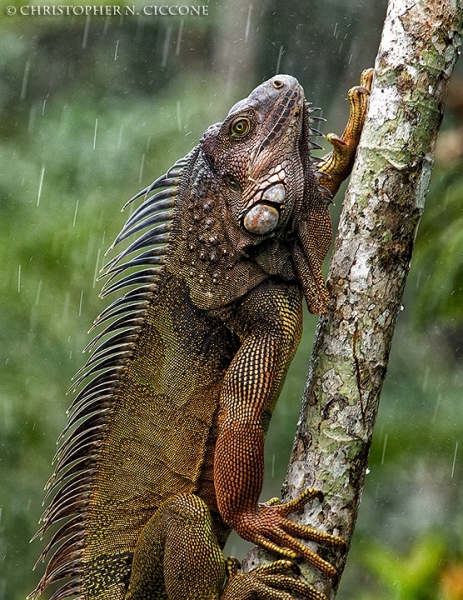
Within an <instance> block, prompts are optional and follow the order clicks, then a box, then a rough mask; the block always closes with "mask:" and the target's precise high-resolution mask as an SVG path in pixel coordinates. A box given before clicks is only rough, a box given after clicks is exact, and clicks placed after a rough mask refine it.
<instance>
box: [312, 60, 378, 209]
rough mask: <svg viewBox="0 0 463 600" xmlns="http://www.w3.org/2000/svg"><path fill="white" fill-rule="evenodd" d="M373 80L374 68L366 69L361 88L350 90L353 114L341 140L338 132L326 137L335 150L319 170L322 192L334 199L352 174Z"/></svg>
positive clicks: (325, 158) (363, 73) (320, 164)
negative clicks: (340, 187) (345, 180)
mask: <svg viewBox="0 0 463 600" xmlns="http://www.w3.org/2000/svg"><path fill="white" fill-rule="evenodd" d="M372 79H373V69H366V70H365V71H363V72H362V75H361V77H360V86H357V87H353V88H351V89H350V90H349V91H348V93H347V95H348V99H349V104H350V113H349V120H348V122H347V125H346V128H345V130H344V133H343V134H342V136H341V137H339V136H337V135H336V134H335V133H329V134H328V135H327V136H326V139H327V140H328V141H329V142H330V144H331V145H332V146H333V150H332V151H331V152H330V153H329V154H327V155H326V156H324V157H323V158H322V159H321V160H320V162H319V163H318V165H317V171H318V173H319V175H318V178H319V183H320V185H321V186H322V193H323V195H324V196H325V197H327V198H332V197H333V196H334V195H335V194H336V192H337V191H338V189H339V186H340V185H341V183H342V182H343V181H344V179H346V177H348V176H349V175H350V172H351V171H352V167H353V165H354V160H355V153H356V151H357V146H358V143H359V141H360V135H361V133H362V129H363V125H364V123H365V117H366V114H367V108H368V97H369V95H370V91H371V82H372Z"/></svg>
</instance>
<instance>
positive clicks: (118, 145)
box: [117, 123, 124, 148]
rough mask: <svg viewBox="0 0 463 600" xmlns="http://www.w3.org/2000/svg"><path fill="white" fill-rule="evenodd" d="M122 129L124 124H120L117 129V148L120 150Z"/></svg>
mask: <svg viewBox="0 0 463 600" xmlns="http://www.w3.org/2000/svg"><path fill="white" fill-rule="evenodd" d="M123 129H124V123H121V126H120V128H119V137H118V138H117V147H118V148H120V147H121V144H122V130H123Z"/></svg>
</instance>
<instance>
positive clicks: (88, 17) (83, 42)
mask: <svg viewBox="0 0 463 600" xmlns="http://www.w3.org/2000/svg"><path fill="white" fill-rule="evenodd" d="M89 29H90V15H87V19H86V21H85V29H84V37H83V38H82V48H84V50H85V48H86V47H87V40H88V30H89Z"/></svg>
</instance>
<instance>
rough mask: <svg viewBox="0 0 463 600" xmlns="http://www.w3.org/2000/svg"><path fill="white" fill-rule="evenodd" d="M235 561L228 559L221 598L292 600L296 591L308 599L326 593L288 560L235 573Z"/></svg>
mask: <svg viewBox="0 0 463 600" xmlns="http://www.w3.org/2000/svg"><path fill="white" fill-rule="evenodd" d="M237 564H238V563H237V561H235V560H234V559H229V561H228V576H229V578H228V581H227V584H226V586H225V589H224V591H223V593H222V595H221V596H220V600H251V599H254V598H256V597H258V598H259V599H261V600H291V599H292V598H293V596H292V595H291V594H290V592H295V593H297V594H298V595H300V596H302V597H303V598H308V600H326V596H325V595H324V594H322V593H321V592H319V591H318V590H316V589H315V588H314V587H312V586H311V585H309V584H308V583H307V582H306V581H304V580H303V579H301V578H300V577H299V575H300V571H299V568H298V567H297V565H295V564H294V563H292V562H291V561H289V560H276V561H274V562H272V563H269V564H267V565H263V566H261V567H256V568H255V569H253V570H252V571H249V572H248V573H238V567H237Z"/></svg>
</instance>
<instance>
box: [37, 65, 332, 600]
mask: <svg viewBox="0 0 463 600" xmlns="http://www.w3.org/2000/svg"><path fill="white" fill-rule="evenodd" d="M309 115H310V110H309V108H308V105H307V102H306V101H305V99H304V94H303V91H302V88H301V87H300V85H299V84H298V83H297V81H296V80H295V79H294V78H291V77H289V76H284V75H283V76H277V77H275V78H273V79H272V80H270V81H268V82H265V83H264V84H262V85H261V86H259V87H258V88H256V90H254V91H253V92H252V93H251V95H250V96H249V97H248V98H246V99H244V100H242V101H241V102H240V103H238V104H237V105H235V106H234V107H233V108H232V109H231V110H230V113H229V115H228V117H227V119H225V121H224V122H223V123H219V124H216V125H214V126H212V127H210V128H209V129H208V130H207V131H206V133H205V134H204V136H203V138H202V139H201V142H200V144H199V145H198V146H197V147H196V148H194V149H193V150H192V151H191V152H190V153H189V154H188V155H187V156H186V157H185V158H183V159H181V160H180V161H178V162H177V163H176V164H175V165H174V166H173V167H172V168H171V169H170V170H169V171H168V173H167V174H166V175H163V176H162V177H160V178H159V179H157V180H156V181H155V182H154V183H153V184H152V185H151V186H149V187H148V188H147V189H146V190H143V191H142V192H140V193H139V194H137V195H136V196H135V197H134V198H132V200H131V201H134V200H136V199H137V198H140V197H144V201H143V203H142V204H141V206H140V207H139V208H138V209H137V210H136V211H135V212H134V214H133V215H132V216H131V217H130V218H129V220H128V221H127V223H126V225H125V227H124V228H123V230H122V232H121V234H120V235H119V236H118V238H117V239H116V241H115V244H119V243H121V242H123V241H124V240H126V239H127V238H129V237H130V236H132V235H135V234H137V237H136V239H135V241H133V242H132V243H130V244H129V245H128V246H127V247H126V248H125V249H124V250H123V251H122V252H121V253H120V254H119V255H117V256H116V257H115V258H114V259H112V260H111V261H110V262H109V263H108V265H107V266H106V270H105V275H106V277H108V280H107V282H106V284H105V286H104V288H103V292H102V293H103V295H108V294H111V293H113V292H117V291H124V292H125V293H124V295H123V296H122V297H120V298H119V299H117V300H116V301H114V302H113V304H112V305H111V306H110V307H109V308H108V309H106V310H105V311H104V312H103V313H102V314H101V315H100V317H99V318H98V319H97V321H96V325H99V326H101V327H102V330H101V331H100V333H99V334H98V335H97V336H96V338H95V339H94V341H93V342H92V343H91V344H90V345H89V348H90V349H91V350H92V351H93V352H92V354H91V356H90V359H89V360H88V362H87V364H86V365H85V367H84V368H83V369H82V370H81V372H79V373H78V374H77V376H76V380H75V384H74V388H75V390H79V391H78V394H77V396H76V398H75V400H74V402H73V404H72V407H71V409H70V416H69V421H68V424H67V427H66V429H65V431H64V432H63V434H62V438H61V439H62V440H63V441H62V444H61V447H60V449H59V451H58V453H57V456H56V461H57V462H56V468H55V472H54V474H53V476H52V477H51V479H50V481H49V484H48V485H49V493H51V494H55V495H54V497H53V499H52V501H51V503H50V505H49V507H48V509H47V510H46V511H45V513H44V515H43V517H42V520H43V526H42V528H41V530H40V531H39V535H40V536H42V535H43V534H44V533H45V532H46V531H47V530H48V529H49V528H50V527H51V526H52V525H54V524H55V523H56V522H58V521H60V520H61V519H63V518H64V519H66V520H65V521H64V524H62V525H61V526H60V528H59V529H58V530H57V532H56V533H55V534H54V535H53V537H52V539H51V541H50V542H49V544H48V545H47V547H46V548H45V550H44V551H43V553H42V555H41V557H40V559H44V558H45V557H46V555H47V554H48V553H49V551H50V549H51V547H52V546H55V544H56V545H57V550H56V552H55V553H54V554H53V555H52V557H51V559H50V561H49V563H48V566H47V569H46V572H45V575H44V576H43V578H42V579H41V581H40V583H39V584H38V586H37V588H36V590H35V591H34V592H33V593H32V595H31V596H32V597H33V598H36V597H38V596H39V595H40V594H41V592H42V591H43V590H44V589H45V588H46V587H47V586H48V585H49V584H51V583H54V582H56V581H58V580H61V579H63V578H65V579H68V581H67V582H65V584H64V585H63V586H62V587H61V588H60V589H59V590H58V591H57V592H55V594H54V595H53V596H52V598H53V600H64V599H65V598H68V597H70V596H73V595H78V597H79V598H82V599H90V598H91V599H94V600H97V599H100V600H103V599H105V600H109V599H111V600H122V599H123V598H125V596H126V593H127V586H128V581H129V578H130V574H131V568H132V559H133V553H134V549H135V546H136V544H137V540H138V539H139V537H140V534H141V532H142V531H143V530H144V528H145V526H146V525H147V523H148V521H149V520H150V519H151V518H152V517H153V515H154V514H155V513H156V511H157V509H158V507H159V506H160V504H161V503H162V502H164V501H166V500H168V499H170V498H172V497H174V496H176V495H179V494H190V493H194V494H197V495H198V497H200V498H201V499H202V500H203V501H204V502H205V503H206V505H207V507H208V509H209V511H210V512H211V515H212V518H213V527H214V531H215V535H216V536H217V538H218V541H219V544H220V546H223V544H224V543H225V540H226V537H227V535H228V532H229V526H228V525H226V524H225V523H224V521H223V519H222V517H221V515H220V512H219V507H218V498H217V489H218V487H217V486H218V483H217V481H216V479H217V476H218V475H217V473H218V472H219V471H217V469H218V467H217V457H216V456H215V449H216V443H217V438H218V432H219V430H220V427H222V425H221V423H222V421H223V417H222V416H221V412H220V411H221V410H223V408H221V404H223V398H224V397H225V396H224V394H225V395H226V393H225V392H224V389H223V388H224V378H225V376H226V374H227V373H229V372H230V369H231V364H232V361H234V360H235V362H236V360H237V358H236V357H237V356H238V353H239V351H241V352H242V350H243V348H244V345H245V342H247V340H248V339H249V335H250V331H249V327H250V326H249V322H248V321H245V320H243V319H244V317H242V316H240V315H244V314H247V313H246V310H248V309H247V308H246V307H247V304H250V305H251V304H252V302H253V300H252V298H253V296H254V295H255V292H254V290H258V294H259V296H258V298H261V300H258V302H257V304H256V306H258V307H263V309H265V306H266V300H265V298H266V297H270V296H269V294H271V295H273V293H274V292H273V290H274V289H275V290H277V292H276V293H277V295H278V293H280V292H278V290H279V289H280V288H281V289H282V290H286V289H288V290H289V292H288V293H289V295H288V300H285V302H289V305H288V306H289V308H288V309H286V308H282V309H281V310H284V311H286V310H289V311H290V312H291V314H292V315H294V318H293V316H291V323H292V322H294V326H293V325H291V327H293V329H291V332H292V333H290V334H288V335H289V338H288V339H289V340H290V343H289V346H288V350H287V356H285V357H284V361H283V362H282V366H281V367H279V368H278V372H277V373H276V375H275V377H276V379H275V381H274V384H272V386H273V387H272V390H273V391H271V392H269V394H270V395H269V396H268V398H267V400H265V404H263V405H262V408H261V409H259V410H260V411H261V412H259V413H258V418H259V423H260V424H259V428H262V432H263V435H265V430H266V428H267V426H268V419H269V417H270V414H271V411H272V409H273V405H274V403H275V401H276V398H277V396H278V391H279V388H280V387H281V383H282V381H283V378H284V374H285V371H286V368H287V366H288V365H289V362H290V360H291V358H292V355H293V354H294V351H295V349H296V346H297V343H298V338H299V335H300V296H301V294H300V291H299V290H300V289H301V288H302V290H303V292H304V294H305V296H306V299H307V302H308V305H309V309H310V310H311V311H312V312H322V311H323V310H325V309H326V306H327V300H328V297H327V292H326V288H325V284H324V280H323V276H322V272H321V261H322V260H323V258H324V256H325V254H326V252H327V250H328V246H329V243H330V237H331V229H330V220H329V214H328V210H327V202H326V200H325V199H324V198H323V196H322V194H321V192H320V190H319V187H318V183H317V181H316V175H315V170H314V169H313V167H312V164H311V159H310V153H309V147H310V142H309V136H310V133H311V129H310V127H311V125H310V116H309ZM131 201H130V202H131ZM115 244H114V245H115ZM282 286H283V287H282ZM260 290H262V291H260ZM266 294H267V296H266ZM284 294H285V296H284V297H285V298H286V294H287V293H286V292H284ZM256 297H257V296H256ZM268 306H269V307H270V306H271V305H270V304H269V305H268ZM285 306H286V305H285ZM259 310H260V308H259ZM272 310H273V309H272ZM278 310H280V309H278ZM237 315H238V316H237ZM269 318H270V317H269ZM272 318H274V319H275V322H276V321H278V320H279V319H283V321H285V320H286V319H287V317H286V316H284V313H281V315H278V314H276V316H275V317H272ZM283 321H282V323H283ZM288 323H289V321H288ZM277 329H278V327H277ZM277 329H276V330H275V336H278V335H280V334H278V332H277ZM251 333H252V332H251ZM284 335H286V334H284ZM242 354H243V352H242ZM233 364H234V363H233ZM268 368H270V367H268ZM245 379H246V381H244V382H243V385H245V386H248V387H249V389H252V387H253V385H257V383H256V382H257V381H258V378H257V377H256V376H255V375H253V374H252V372H246V378H245ZM240 385H241V383H240ZM227 393H228V394H229V392H227ZM256 394H257V397H258V395H259V394H258V391H257V390H256ZM221 398H222V400H221ZM243 450H246V449H243ZM248 452H249V453H250V455H252V453H253V452H254V450H253V448H249V449H248ZM221 456H223V454H222V455H221ZM250 460H251V466H252V461H253V460H254V459H253V458H251V459H250ZM257 460H258V463H259V461H260V454H259V453H258V459H257ZM214 461H216V464H215V467H214ZM233 464H235V463H233ZM214 468H215V469H216V473H215V474H214ZM252 468H254V467H252ZM234 469H236V467H232V469H231V471H230V474H229V477H230V478H231V479H233V478H234V477H235V476H236V477H237V481H238V479H239V477H238V473H235V471H234ZM260 471H261V466H260V463H259V464H258V465H257V466H256V477H255V479H256V481H260V479H261V472H260ZM220 485H221V484H220ZM219 491H220V486H219ZM259 491H260V490H259ZM251 495H252V496H253V497H254V496H255V491H253V492H252V494H251ZM257 495H258V493H257ZM219 500H220V498H219ZM253 501H254V500H253ZM228 521H229V525H230V524H232V523H231V519H228ZM40 559H39V560H40ZM322 562H323V561H322ZM160 597H161V596H160ZM162 597H165V596H162Z"/></svg>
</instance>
